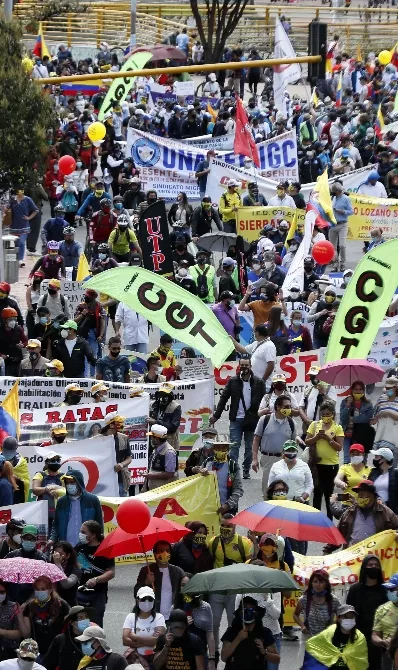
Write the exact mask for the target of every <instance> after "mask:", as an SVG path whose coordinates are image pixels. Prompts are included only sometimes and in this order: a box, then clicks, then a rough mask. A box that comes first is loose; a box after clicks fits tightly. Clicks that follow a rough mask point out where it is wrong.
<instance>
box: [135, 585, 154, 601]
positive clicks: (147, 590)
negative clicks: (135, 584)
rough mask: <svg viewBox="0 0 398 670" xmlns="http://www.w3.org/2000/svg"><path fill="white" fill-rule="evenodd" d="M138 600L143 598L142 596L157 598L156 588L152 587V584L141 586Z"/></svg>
mask: <svg viewBox="0 0 398 670" xmlns="http://www.w3.org/2000/svg"><path fill="white" fill-rule="evenodd" d="M136 597H137V598H138V600H141V599H142V598H148V597H149V598H153V599H154V600H155V593H154V590H153V589H151V587H150V586H141V588H140V589H138V591H137V596H136Z"/></svg>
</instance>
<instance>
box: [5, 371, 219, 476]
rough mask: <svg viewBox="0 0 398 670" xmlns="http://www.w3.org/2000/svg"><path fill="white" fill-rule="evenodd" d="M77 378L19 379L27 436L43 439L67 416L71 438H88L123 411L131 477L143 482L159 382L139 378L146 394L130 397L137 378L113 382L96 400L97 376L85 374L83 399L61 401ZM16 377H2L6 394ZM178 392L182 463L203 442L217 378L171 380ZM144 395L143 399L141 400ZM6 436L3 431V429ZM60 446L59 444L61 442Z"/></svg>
mask: <svg viewBox="0 0 398 670" xmlns="http://www.w3.org/2000/svg"><path fill="white" fill-rule="evenodd" d="M72 381H74V380H73V379H67V378H57V377H22V378H21V379H20V380H19V408H20V416H21V441H23V442H24V443H25V444H29V445H31V444H35V445H37V444H40V443H41V442H43V441H44V440H48V438H49V434H50V430H51V424H54V423H59V422H60V421H63V422H64V423H66V427H67V429H68V435H67V438H66V439H67V440H68V441H72V440H85V439H86V438H89V437H94V436H95V435H98V434H99V431H100V429H101V427H102V426H103V419H104V416H105V414H107V413H108V412H114V411H117V412H119V414H121V415H122V416H124V417H126V421H125V433H126V434H127V435H128V436H129V438H130V446H131V450H132V454H133V460H132V462H131V463H130V466H129V469H130V471H131V476H132V479H131V483H132V484H142V483H143V482H144V479H143V476H142V475H143V474H144V473H145V472H146V471H147V465H148V438H147V435H146V433H147V431H148V427H147V426H148V424H147V421H146V417H147V416H148V415H149V407H150V403H151V402H153V401H154V399H155V393H156V391H157V390H158V389H159V386H160V385H159V384H137V385H138V386H140V387H141V388H143V389H144V391H145V394H144V395H143V396H141V397H135V398H130V389H131V384H120V383H116V382H107V386H109V392H108V401H107V402H104V403H94V402H93V400H92V397H91V394H90V389H91V387H92V386H93V384H94V383H95V379H79V386H80V387H81V388H83V389H84V396H83V398H82V400H81V402H80V403H79V404H78V405H71V406H70V407H60V406H56V405H57V403H58V404H60V403H61V402H62V401H63V399H64V396H65V391H64V389H65V386H66V385H67V384H70V383H71V382H72ZM14 382H15V378H14V377H0V400H1V399H3V398H4V397H5V395H6V394H7V392H8V391H9V390H10V388H11V386H12V385H13V384H14ZM171 383H172V385H173V386H174V397H175V400H176V402H178V403H179V404H180V405H181V424H180V451H179V459H178V460H179V466H180V468H182V469H183V468H184V463H185V461H186V459H187V458H188V456H189V454H190V453H191V449H192V448H198V447H200V446H201V444H202V434H201V432H200V429H201V428H202V426H203V425H204V424H205V425H206V424H207V423H208V421H209V417H210V416H211V414H212V413H213V404H214V378H213V377H209V378H205V379H193V378H192V376H191V378H190V379H185V380H184V381H179V382H171ZM136 401H140V402H136ZM0 437H1V433H0ZM57 448H58V446H57Z"/></svg>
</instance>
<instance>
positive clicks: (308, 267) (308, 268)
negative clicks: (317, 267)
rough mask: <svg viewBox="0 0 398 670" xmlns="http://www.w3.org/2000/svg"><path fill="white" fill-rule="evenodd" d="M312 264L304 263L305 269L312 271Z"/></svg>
mask: <svg viewBox="0 0 398 670" xmlns="http://www.w3.org/2000/svg"><path fill="white" fill-rule="evenodd" d="M312 269H313V268H312V265H304V270H305V271H306V272H308V273H310V272H312Z"/></svg>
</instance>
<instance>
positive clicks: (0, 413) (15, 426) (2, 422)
mask: <svg viewBox="0 0 398 670" xmlns="http://www.w3.org/2000/svg"><path fill="white" fill-rule="evenodd" d="M0 428H1V429H2V431H3V432H4V433H6V435H5V436H4V437H6V436H7V435H11V436H12V437H17V438H18V437H19V395H18V380H17V381H16V382H15V383H14V384H13V386H12V387H11V389H10V390H9V391H8V393H7V395H6V397H5V398H4V400H3V402H2V403H1V404H0Z"/></svg>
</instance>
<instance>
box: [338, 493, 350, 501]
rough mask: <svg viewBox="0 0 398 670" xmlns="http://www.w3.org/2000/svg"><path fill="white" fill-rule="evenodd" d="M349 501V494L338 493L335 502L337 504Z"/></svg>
mask: <svg viewBox="0 0 398 670" xmlns="http://www.w3.org/2000/svg"><path fill="white" fill-rule="evenodd" d="M349 499H350V494H349V493H338V494H337V500H338V501H339V502H344V501H346V500H349Z"/></svg>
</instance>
